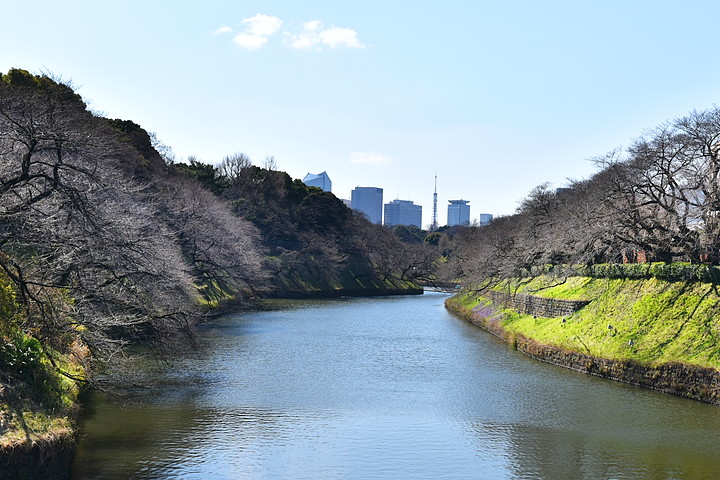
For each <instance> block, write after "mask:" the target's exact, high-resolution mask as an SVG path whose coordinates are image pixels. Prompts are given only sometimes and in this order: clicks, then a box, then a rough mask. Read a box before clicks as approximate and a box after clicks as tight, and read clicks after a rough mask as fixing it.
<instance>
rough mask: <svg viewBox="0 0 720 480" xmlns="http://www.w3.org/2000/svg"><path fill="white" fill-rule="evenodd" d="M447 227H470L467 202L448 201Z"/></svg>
mask: <svg viewBox="0 0 720 480" xmlns="http://www.w3.org/2000/svg"><path fill="white" fill-rule="evenodd" d="M448 201H449V202H450V205H448V215H447V218H448V221H447V223H448V225H450V226H451V227H452V226H453V225H470V205H468V203H470V201H469V200H448Z"/></svg>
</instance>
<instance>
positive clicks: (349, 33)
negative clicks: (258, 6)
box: [287, 20, 365, 49]
mask: <svg viewBox="0 0 720 480" xmlns="http://www.w3.org/2000/svg"><path fill="white" fill-rule="evenodd" d="M287 35H288V36H289V38H290V46H291V47H292V48H312V47H315V48H317V49H322V47H330V48H338V47H352V48H364V47H365V45H363V44H362V43H361V42H360V40H358V37H357V32H355V30H352V29H350V28H340V27H330V28H323V24H322V22H321V21H320V20H311V21H309V22H305V23H303V24H302V25H300V31H299V32H297V33H294V34H292V33H287Z"/></svg>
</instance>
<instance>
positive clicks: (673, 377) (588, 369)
mask: <svg viewBox="0 0 720 480" xmlns="http://www.w3.org/2000/svg"><path fill="white" fill-rule="evenodd" d="M452 298H453V297H451V298H449V299H447V300H446V301H445V308H447V309H448V310H449V311H450V312H452V313H453V314H455V315H457V316H458V317H460V318H461V319H463V320H465V321H468V322H470V323H472V324H474V325H476V326H478V327H480V328H482V329H483V330H485V331H487V332H489V333H491V334H493V335H495V336H496V337H498V338H500V339H501V340H502V341H504V342H505V343H507V344H508V345H511V346H512V347H513V348H515V349H517V350H518V351H520V352H521V353H523V354H524V355H526V356H528V357H530V358H533V359H535V360H538V361H541V362H543V363H548V364H551V365H555V366H558V367H562V368H567V369H570V370H574V371H576V372H580V373H584V374H587V375H593V376H597V377H601V378H606V379H609V380H614V381H617V382H622V383H627V384H630V385H635V386H639V387H643V388H647V389H650V390H655V391H659V392H663V393H669V394H672V395H676V396H679V397H684V398H688V399H692V400H697V401H701V402H705V403H710V404H713V405H720V371H718V370H716V369H714V368H708V367H700V366H695V365H689V364H683V363H677V362H671V363H662V364H659V365H644V364H642V363H640V362H637V361H634V360H612V359H607V358H603V357H598V356H593V355H588V354H585V353H581V352H577V351H571V350H568V349H564V348H560V347H556V346H553V345H549V344H542V343H540V342H538V341H536V340H534V339H532V338H528V337H526V336H524V335H522V334H515V333H512V332H508V331H507V330H506V329H505V328H504V327H503V326H502V325H501V324H500V322H498V321H497V320H495V319H492V318H489V317H485V316H482V315H480V314H479V313H478V312H476V311H473V310H472V309H468V308H464V307H463V306H462V305H459V302H453V301H452Z"/></svg>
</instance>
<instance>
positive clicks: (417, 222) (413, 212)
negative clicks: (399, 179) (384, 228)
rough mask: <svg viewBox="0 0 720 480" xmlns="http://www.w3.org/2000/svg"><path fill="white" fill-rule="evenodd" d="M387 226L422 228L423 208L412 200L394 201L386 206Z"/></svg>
mask: <svg viewBox="0 0 720 480" xmlns="http://www.w3.org/2000/svg"><path fill="white" fill-rule="evenodd" d="M385 225H390V226H395V225H414V226H416V227H418V228H422V206H420V205H415V204H414V203H413V202H412V201H410V200H393V201H392V202H390V203H386V204H385Z"/></svg>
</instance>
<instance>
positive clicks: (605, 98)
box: [0, 0, 720, 225]
mask: <svg viewBox="0 0 720 480" xmlns="http://www.w3.org/2000/svg"><path fill="white" fill-rule="evenodd" d="M2 15H3V20H4V21H3V27H2V28H1V29H0V72H7V71H8V70H9V69H11V68H23V69H26V70H29V71H31V72H33V73H43V72H45V73H51V74H53V75H54V76H57V77H61V78H63V79H64V80H66V81H69V82H71V83H72V85H73V86H74V87H75V88H76V91H77V93H79V94H80V95H81V96H82V97H83V99H84V100H85V101H86V102H87V103H88V105H89V106H90V108H91V109H92V110H93V111H95V112H97V113H99V114H102V115H104V116H106V117H108V118H121V119H127V120H132V121H134V122H135V123H138V124H140V125H141V126H142V127H143V128H145V129H146V130H148V131H150V132H154V133H155V134H156V135H157V137H158V138H159V139H160V140H161V141H162V142H163V143H165V144H167V145H169V146H170V147H171V148H172V149H173V151H174V153H175V155H176V158H177V160H178V161H186V160H187V158H188V157H190V156H195V157H197V158H198V159H200V160H201V161H203V162H206V163H213V164H215V163H219V162H220V161H221V160H222V158H223V157H224V156H226V155H231V154H233V153H238V152H242V153H245V154H247V155H249V156H250V157H251V159H252V160H253V161H254V163H255V164H257V165H262V164H263V162H264V160H265V158H266V157H269V156H272V157H274V159H275V162H276V164H277V167H278V169H279V170H283V171H286V172H287V173H289V174H290V175H291V176H292V177H293V178H300V179H301V178H303V177H304V176H305V175H306V174H307V173H320V172H322V171H326V172H327V173H328V175H329V176H330V179H331V180H332V182H333V193H335V195H337V196H338V197H340V198H350V191H351V190H352V189H353V188H355V187H356V186H373V187H381V188H383V189H384V200H385V202H389V201H391V200H393V199H402V200H413V201H414V202H415V203H416V204H420V205H422V207H423V225H429V224H430V222H431V218H432V197H433V190H434V182H435V176H436V175H437V193H438V221H439V223H440V224H441V225H442V224H444V223H445V222H446V218H447V205H448V200H454V199H464V200H469V201H470V214H471V219H477V218H478V217H479V215H480V213H491V214H493V215H495V216H500V215H510V214H512V213H514V212H515V210H516V208H517V206H518V205H519V203H520V201H521V200H522V199H523V198H524V197H525V196H526V195H527V194H528V193H529V192H530V191H531V190H532V189H533V188H534V187H536V186H538V185H540V184H543V183H545V182H549V183H550V184H551V185H552V186H553V187H562V186H565V185H567V184H568V182H569V181H571V180H579V179H583V178H588V177H589V176H591V175H592V174H593V173H594V172H596V171H597V169H596V166H595V164H594V163H593V162H592V159H593V158H595V157H599V156H602V155H603V154H605V153H607V152H609V151H611V150H613V149H615V148H622V147H626V146H628V145H629V144H630V143H631V142H632V140H633V139H634V138H637V137H638V136H640V135H641V134H642V133H643V131H645V130H647V129H652V128H654V127H656V126H658V125H660V124H662V123H663V122H667V121H670V120H673V119H675V118H677V117H682V116H684V115H687V114H688V113H690V112H691V111H692V110H704V109H707V108H711V107H712V106H713V105H715V104H716V103H718V101H719V99H720V80H719V79H720V62H719V61H718V54H717V44H718V42H717V33H716V28H715V27H714V23H713V19H716V18H720V2H715V1H692V0H690V1H687V2H677V1H672V2H670V1H661V0H655V1H646V0H634V1H627V0H622V1H620V0H605V1H599V0H567V1H552V0H546V1H543V2H539V1H530V0H527V1H513V0H505V1H502V2H500V1H485V0H474V1H469V0H464V1H459V0H445V1H442V2H439V1H424V0H418V1H413V2H410V1H398V0H382V1H379V0H363V1H361V2H360V1H355V0H346V1H342V2H329V1H320V0H304V1H302V2H298V1H297V0H277V1H275V0H258V1H242V0H234V1H230V0H203V1H202V2H199V1H192V2H191V1H184V0H176V1H173V2H161V1H156V0H123V1H115V0H102V1H99V0H92V1H85V0H83V1H78V0H65V1H63V2H58V1H57V0H35V1H33V2H4V4H3V6H2Z"/></svg>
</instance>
